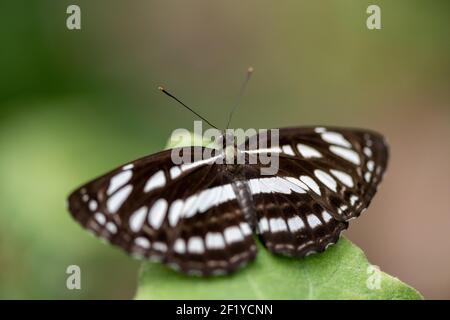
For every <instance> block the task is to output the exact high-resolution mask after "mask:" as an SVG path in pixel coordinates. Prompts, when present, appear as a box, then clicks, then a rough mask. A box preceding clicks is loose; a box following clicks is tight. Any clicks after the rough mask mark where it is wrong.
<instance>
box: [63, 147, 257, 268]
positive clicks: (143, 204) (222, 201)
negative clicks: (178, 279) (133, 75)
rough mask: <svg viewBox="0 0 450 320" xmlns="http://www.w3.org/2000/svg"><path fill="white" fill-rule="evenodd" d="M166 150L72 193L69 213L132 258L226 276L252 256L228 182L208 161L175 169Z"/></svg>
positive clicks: (252, 247) (195, 150)
mask: <svg viewBox="0 0 450 320" xmlns="http://www.w3.org/2000/svg"><path fill="white" fill-rule="evenodd" d="M204 150H205V148H199V147H195V148H188V149H184V150H181V155H182V154H183V151H188V152H190V153H191V155H192V157H193V158H195V157H196V156H197V155H198V153H199V152H202V155H204V153H203V152H204ZM171 152H172V150H167V151H163V152H160V153H157V154H155V155H151V156H148V157H145V158H142V159H140V160H136V161H134V162H132V163H130V164H126V165H124V166H122V167H120V168H118V169H116V170H113V171H111V172H110V173H108V174H106V175H103V176H102V177H100V178H97V179H95V180H93V181H92V182H90V183H87V184H86V185H84V186H82V187H80V188H79V189H77V190H75V191H74V192H73V193H72V194H71V195H70V196H69V202H68V204H69V211H70V212H71V213H72V215H73V217H74V218H75V219H76V220H77V221H78V222H79V223H80V224H81V225H82V226H83V227H85V228H87V229H88V230H90V231H91V232H93V233H94V234H95V235H97V236H99V237H101V238H103V239H105V240H107V241H108V242H110V243H112V244H115V245H118V246H119V247H121V248H122V249H124V250H125V251H126V252H128V253H129V254H131V255H134V256H138V257H142V258H149V259H153V260H158V261H162V262H163V263H165V264H168V265H170V266H171V267H173V268H175V269H177V270H181V271H183V272H184V273H190V274H201V275H210V274H220V273H229V272H231V271H233V270H235V269H236V268H238V267H240V266H241V265H243V264H245V263H247V262H248V261H250V260H252V259H254V257H255V254H256V248H255V244H254V241H253V239H252V237H251V233H252V232H251V227H250V226H249V224H248V223H247V222H246V221H245V219H244V216H243V215H242V214H241V209H240V206H239V203H238V202H237V200H236V197H235V195H234V192H233V189H232V185H231V182H232V177H230V176H229V174H227V172H225V171H223V170H222V168H221V167H220V166H219V165H216V164H214V159H215V158H214V157H213V156H212V157H211V158H210V159H205V158H203V159H202V160H201V161H200V162H195V161H194V160H193V159H192V162H190V163H189V164H185V165H183V164H181V165H174V164H173V161H172V159H171V154H172V153H171ZM210 154H213V153H210ZM208 160H211V161H208ZM197 163H198V164H197Z"/></svg>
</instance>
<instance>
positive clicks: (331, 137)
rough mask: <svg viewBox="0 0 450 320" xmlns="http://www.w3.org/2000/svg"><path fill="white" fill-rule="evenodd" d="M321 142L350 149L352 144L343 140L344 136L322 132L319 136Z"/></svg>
mask: <svg viewBox="0 0 450 320" xmlns="http://www.w3.org/2000/svg"><path fill="white" fill-rule="evenodd" d="M320 136H321V137H322V140H323V141H326V142H328V143H331V144H335V145H338V146H343V147H347V148H351V146H352V144H351V143H350V142H349V141H348V140H347V139H345V138H344V136H343V135H342V134H340V133H337V132H330V131H328V132H323V133H322V134H321V135H320Z"/></svg>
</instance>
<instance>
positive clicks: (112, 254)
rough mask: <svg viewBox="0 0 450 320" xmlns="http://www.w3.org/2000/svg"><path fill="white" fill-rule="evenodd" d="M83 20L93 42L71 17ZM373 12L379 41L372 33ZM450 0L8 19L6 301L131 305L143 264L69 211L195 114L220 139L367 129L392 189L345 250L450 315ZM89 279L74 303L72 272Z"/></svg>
mask: <svg viewBox="0 0 450 320" xmlns="http://www.w3.org/2000/svg"><path fill="white" fill-rule="evenodd" d="M69 4H77V5H79V6H80V7H81V19H82V21H81V24H82V29H81V30H75V31H69V30H68V29H67V28H66V18H67V16H68V15H67V14H66V8H67V6H68V5H69ZM369 4H378V5H379V6H380V7H381V12H382V29H381V30H373V31H371V30H368V29H367V28H366V18H367V16H368V15H367V14H366V8H367V6H368V5H369ZM449 9H450V2H449V1H445V0H443V1H421V0H417V1H412V0H397V1H361V0H346V1H331V0H326V1H320V2H319V1H313V0H309V1H294V0H290V1H282V2H280V1H267V0H253V1H237V0H231V1H207V0H202V1H199V0H191V1H182V0H178V1H162V0H160V1H143V0H141V1H111V0H108V1H106V0H96V1H45V0H42V1H30V0H28V1H23V0H22V1H18V0H15V1H13V0H4V1H2V2H1V3H0V177H1V182H0V298H4V299H5V298H7V299H11V298H27V299H28V298H32V299H35V298H56V299H72V298H131V297H132V296H133V294H134V291H135V288H136V272H137V270H138V267H139V263H138V262H136V261H135V260H132V259H130V258H129V257H127V256H126V255H125V254H123V253H122V252H121V251H119V250H117V249H115V248H111V247H109V246H105V245H103V244H101V243H100V241H98V240H97V239H94V238H93V237H91V236H89V235H88V233H87V232H85V231H84V230H82V229H81V228H80V227H79V226H78V225H77V224H76V223H75V222H74V221H72V219H71V217H70V216H69V214H68V212H67V211H66V209H65V206H64V203H65V198H66V196H67V195H68V193H69V192H70V191H71V190H72V189H74V188H75V187H77V186H78V185H80V184H82V183H84V182H86V181H88V180H90V179H91V178H93V177H95V176H98V175H99V174H101V173H104V172H106V171H109V170H110V169H112V168H114V167H116V166H118V165H120V164H122V163H124V162H127V161H130V160H132V159H134V158H138V157H140V156H143V155H146V154H149V153H152V152H155V151H157V150H159V149H161V148H163V147H164V145H165V142H166V140H167V139H168V137H169V135H170V133H171V131H172V130H173V129H175V128H179V127H183V128H188V129H191V128H192V125H193V124H192V120H193V119H194V118H193V116H192V115H191V114H189V113H188V112H187V111H186V110H183V109H181V108H179V107H178V106H177V105H175V104H174V103H173V101H171V100H169V99H167V97H165V96H164V95H162V94H161V93H160V92H159V91H158V90H156V87H157V86H158V85H160V84H164V85H165V86H166V88H168V89H170V90H171V91H172V92H174V93H176V94H177V95H178V96H179V97H181V98H182V99H183V100H185V102H187V103H188V104H189V105H190V106H191V107H193V108H195V109H196V110H197V111H199V112H200V113H201V114H203V115H205V116H206V117H207V118H208V119H209V120H210V121H212V122H213V123H216V124H217V125H219V126H223V125H224V124H225V123H226V120H227V116H228V112H229V110H230V109H231V107H232V103H233V101H234V100H235V97H236V94H237V91H238V89H239V86H240V83H241V81H242V79H243V77H244V74H245V70H246V68H247V67H248V66H250V65H251V66H253V67H254V68H255V73H254V76H253V79H252V81H251V83H250V84H249V87H248V91H247V92H246V94H245V97H244V99H243V101H242V106H241V107H240V109H238V111H237V112H236V115H235V118H234V123H233V126H234V127H239V128H249V127H256V128H269V127H281V126H289V125H313V124H325V125H327V124H328V125H340V126H356V127H367V128H371V129H375V130H378V131H380V132H382V133H384V134H385V135H386V136H387V139H388V141H389V142H390V146H391V152H392V157H391V159H390V167H389V171H388V175H387V177H386V179H385V181H384V182H383V184H382V186H381V187H380V190H379V193H378V194H377V196H376V198H375V200H374V202H373V204H372V206H371V208H370V210H369V211H368V213H369V214H368V215H364V216H363V217H361V218H360V219H358V221H356V222H355V223H353V225H352V226H351V228H350V229H351V230H350V231H349V232H348V233H347V234H348V236H349V238H350V239H351V240H352V241H354V242H355V243H356V244H358V245H359V246H360V247H361V248H362V249H363V250H365V252H366V253H367V255H368V257H369V259H370V261H371V262H372V263H374V264H377V265H379V266H380V267H381V269H382V270H384V271H386V272H388V273H391V274H393V275H394V276H398V277H399V278H400V279H402V280H403V281H405V282H407V283H409V284H411V285H413V286H414V287H416V288H417V289H418V290H419V291H421V292H422V293H423V294H424V296H425V297H426V298H450V256H449V250H448V243H450V233H449V232H448V230H449V227H450V199H449V197H448V191H449V190H450V165H449V163H450V161H449V157H450V147H449V137H450V103H449V101H450V90H449V88H450V60H449V57H450V41H449V30H450V17H449V13H450V10H449ZM71 264H76V265H79V266H80V267H81V271H82V290H73V291H70V290H67V289H66V286H65V282H66V277H67V275H66V274H65V270H66V268H67V266H69V265H71Z"/></svg>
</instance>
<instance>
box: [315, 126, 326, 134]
mask: <svg viewBox="0 0 450 320" xmlns="http://www.w3.org/2000/svg"><path fill="white" fill-rule="evenodd" d="M314 131H315V132H316V133H322V132H325V131H327V129H325V128H324V127H317V128H315V129H314Z"/></svg>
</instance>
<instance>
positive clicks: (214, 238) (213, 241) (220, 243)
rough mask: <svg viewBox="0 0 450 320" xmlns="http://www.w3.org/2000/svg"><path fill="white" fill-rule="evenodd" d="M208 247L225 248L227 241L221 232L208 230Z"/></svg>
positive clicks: (206, 240)
mask: <svg viewBox="0 0 450 320" xmlns="http://www.w3.org/2000/svg"><path fill="white" fill-rule="evenodd" d="M205 242H206V247H207V248H208V249H223V248H225V241H224V239H223V236H222V234H221V233H219V232H208V233H207V234H206V239H205Z"/></svg>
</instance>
